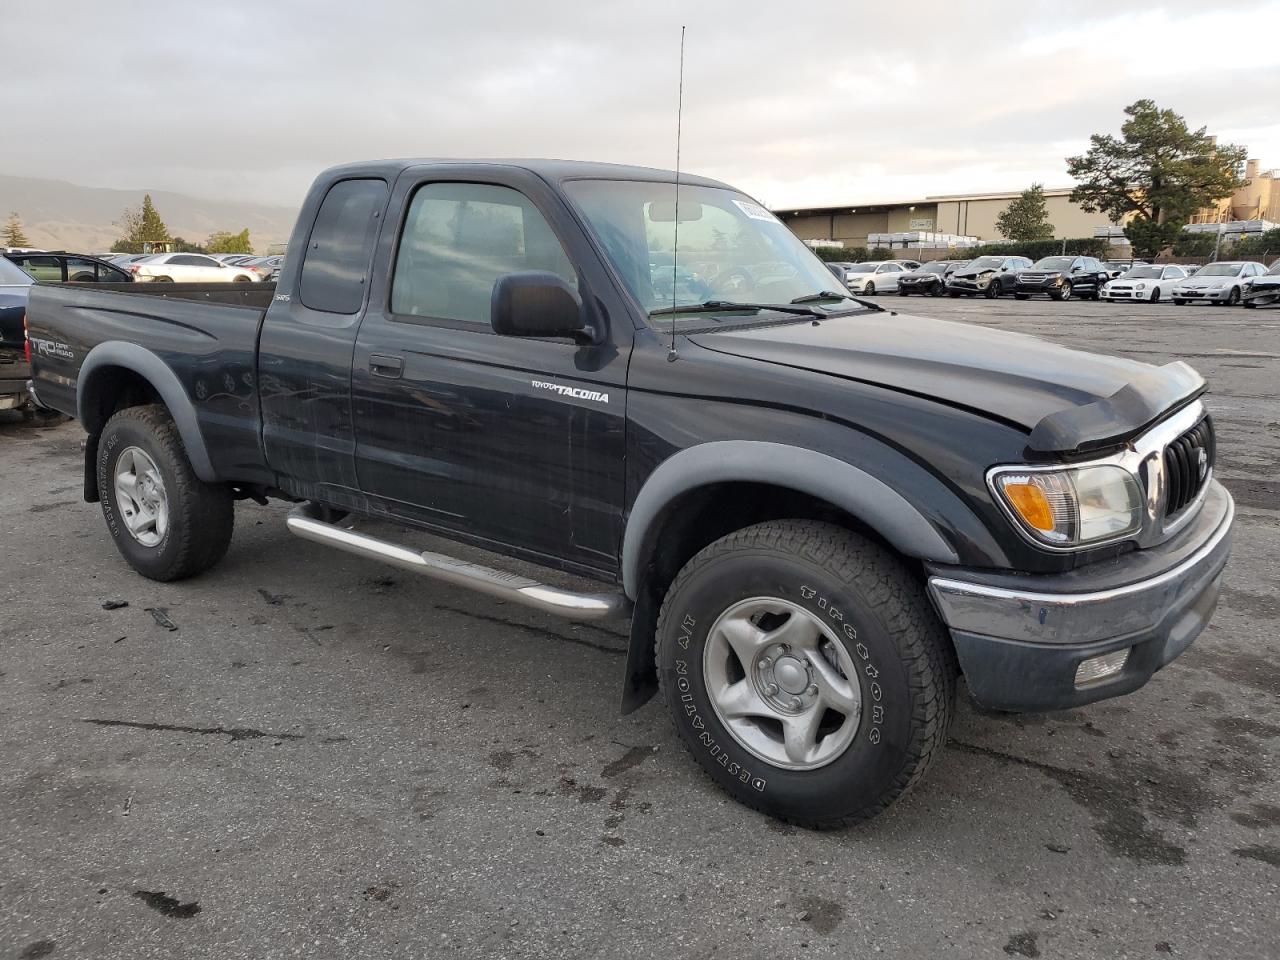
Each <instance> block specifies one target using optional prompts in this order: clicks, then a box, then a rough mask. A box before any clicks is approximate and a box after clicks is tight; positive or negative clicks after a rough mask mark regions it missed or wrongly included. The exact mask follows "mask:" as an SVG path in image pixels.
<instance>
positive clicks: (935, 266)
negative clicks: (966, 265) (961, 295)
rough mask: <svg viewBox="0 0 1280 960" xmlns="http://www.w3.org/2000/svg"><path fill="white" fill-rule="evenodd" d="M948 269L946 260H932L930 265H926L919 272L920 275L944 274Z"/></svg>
mask: <svg viewBox="0 0 1280 960" xmlns="http://www.w3.org/2000/svg"><path fill="white" fill-rule="evenodd" d="M946 269H947V261H945V260H930V261H929V262H928V263H926V264H925V265H924V266H923V267H920V268H919V271H918V272H920V273H942V272H943V271H944V270H946Z"/></svg>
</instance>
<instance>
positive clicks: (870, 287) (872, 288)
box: [862, 280, 876, 297]
mask: <svg viewBox="0 0 1280 960" xmlns="http://www.w3.org/2000/svg"><path fill="white" fill-rule="evenodd" d="M862 292H863V293H865V294H866V295H867V296H868V297H874V296H875V295H876V285H875V284H874V283H872V282H871V281H870V280H868V281H867V285H866V287H865V288H864V289H863V291H862Z"/></svg>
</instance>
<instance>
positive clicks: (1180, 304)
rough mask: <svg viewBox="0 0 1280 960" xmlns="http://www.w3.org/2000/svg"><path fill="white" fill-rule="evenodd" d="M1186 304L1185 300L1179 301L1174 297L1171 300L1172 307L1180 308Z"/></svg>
mask: <svg viewBox="0 0 1280 960" xmlns="http://www.w3.org/2000/svg"><path fill="white" fill-rule="evenodd" d="M1186 302H1187V301H1185V300H1179V299H1178V298H1177V297H1174V298H1173V303H1174V306H1178V307H1181V306H1183V305H1185V304H1186Z"/></svg>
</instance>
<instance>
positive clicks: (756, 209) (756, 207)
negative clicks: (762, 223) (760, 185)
mask: <svg viewBox="0 0 1280 960" xmlns="http://www.w3.org/2000/svg"><path fill="white" fill-rule="evenodd" d="M733 202H734V203H736V204H737V205H738V209H739V210H741V211H742V212H743V213H745V214H746V215H747V216H748V217H750V218H751V219H752V220H775V221H776V220H777V219H778V218H777V217H775V216H774V215H773V214H772V213H770V212H769V211H768V210H766V209H765V208H764V207H762V206H760V204H758V203H756V202H755V201H754V200H735V201H733Z"/></svg>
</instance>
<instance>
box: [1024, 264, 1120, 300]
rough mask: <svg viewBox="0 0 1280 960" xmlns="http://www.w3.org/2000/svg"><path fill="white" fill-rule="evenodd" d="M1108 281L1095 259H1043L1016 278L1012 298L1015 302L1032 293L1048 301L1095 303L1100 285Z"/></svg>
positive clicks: (1102, 267) (1103, 270)
mask: <svg viewBox="0 0 1280 960" xmlns="http://www.w3.org/2000/svg"><path fill="white" fill-rule="evenodd" d="M1110 279H1111V274H1110V273H1108V272H1107V268H1106V267H1105V266H1103V265H1102V263H1100V262H1099V261H1098V260H1097V258H1095V257H1070V256H1062V257H1043V258H1041V259H1039V260H1037V261H1036V263H1035V266H1033V267H1032V268H1031V269H1029V270H1023V271H1022V272H1021V273H1020V274H1018V277H1017V284H1016V286H1015V287H1014V292H1013V295H1014V296H1015V297H1017V298H1018V299H1019V300H1026V299H1028V298H1029V297H1031V295H1032V294H1036V293H1043V294H1045V295H1046V296H1047V297H1049V299H1051V300H1070V299H1071V297H1072V296H1073V295H1075V296H1081V297H1086V298H1088V299H1090V300H1097V299H1098V294H1099V293H1100V292H1101V291H1102V285H1103V284H1104V283H1106V282H1107V281H1108V280H1110Z"/></svg>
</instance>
